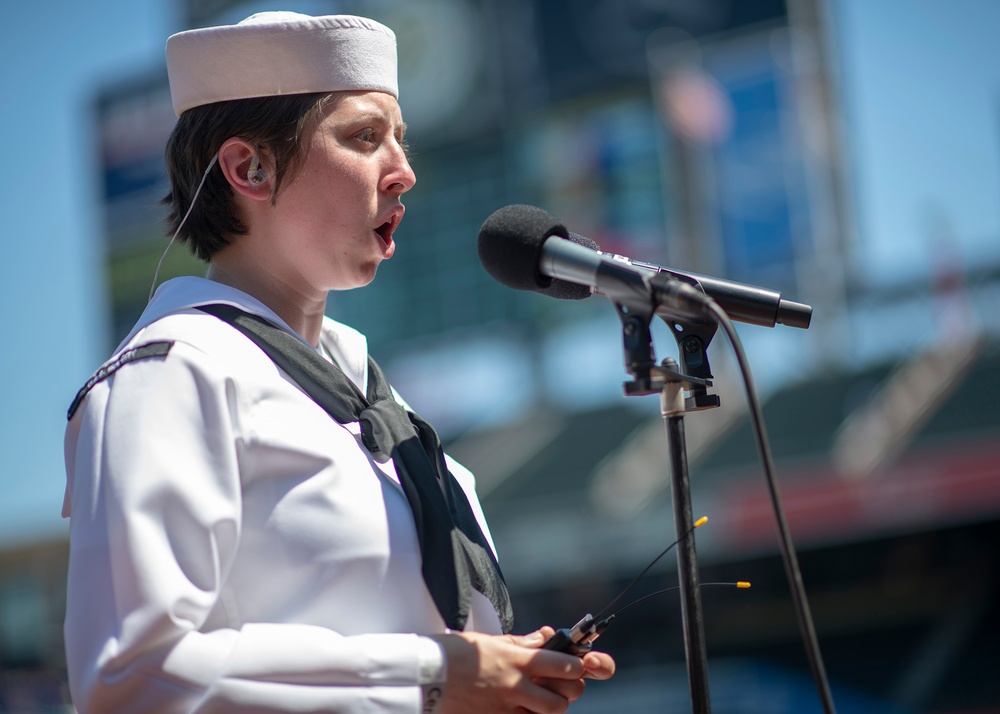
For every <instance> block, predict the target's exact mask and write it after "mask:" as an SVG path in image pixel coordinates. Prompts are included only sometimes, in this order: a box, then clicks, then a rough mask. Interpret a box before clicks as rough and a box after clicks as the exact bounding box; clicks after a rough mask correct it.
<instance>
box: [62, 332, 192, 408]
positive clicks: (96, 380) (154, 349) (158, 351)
mask: <svg viewBox="0 0 1000 714" xmlns="http://www.w3.org/2000/svg"><path fill="white" fill-rule="evenodd" d="M173 346H174V343H173V342H172V341H170V342H167V341H162V342H147V343H146V344H144V345H139V346H138V347H133V348H132V349H130V350H125V351H124V352H122V353H121V354H120V355H118V359H116V360H115V361H114V362H111V363H110V364H106V365H104V366H103V367H101V368H100V369H99V370H97V373H96V374H94V376H93V377H91V378H90V379H88V380H87V383H86V384H85V385H83V387H82V388H81V389H80V391H79V392H77V393H76V397H75V398H74V399H73V403H72V404H70V405H69V412H67V414H66V419H67V420H69V419H72V418H73V415H74V414H76V410H77V409H79V408H80V402H82V401H83V398H84V397H86V396H87V393H88V392H89V391H90V390H91V389H93V388H94V387H96V386H97V385H98V384H100V383H101V382H103V381H104V380H105V379H107V378H108V377H110V376H111V375H112V374H114V373H115V372H117V371H118V370H119V369H121V368H122V367H124V366H125V365H127V364H128V363H129V362H135V361H136V360H140V359H149V358H150V357H166V356H167V353H168V352H170V348H171V347H173Z"/></svg>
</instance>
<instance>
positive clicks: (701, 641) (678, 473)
mask: <svg viewBox="0 0 1000 714" xmlns="http://www.w3.org/2000/svg"><path fill="white" fill-rule="evenodd" d="M616 308H617V310H618V315H619V317H620V318H621V320H622V330H623V342H624V347H625V355H626V369H627V370H628V372H629V373H630V374H632V375H633V377H634V379H633V381H631V382H626V383H625V385H624V386H625V394H626V395H628V396H639V395H643V394H655V393H657V392H659V394H660V413H661V415H662V416H663V421H664V426H665V428H666V435H667V447H668V450H669V464H670V487H671V500H672V501H673V506H674V532H675V534H676V537H677V539H678V541H679V543H678V545H677V576H678V584H679V588H680V601H681V615H682V622H683V629H684V655H685V660H686V662H687V673H688V686H689V689H690V692H691V708H692V711H693V712H694V714H710V712H711V711H712V707H711V700H710V698H709V692H708V654H707V649H706V646H705V622H704V616H703V614H702V607H701V583H700V580H699V576H698V557H697V553H696V550H695V539H694V538H685V537H684V536H685V534H687V533H690V532H691V531H692V530H693V529H694V520H693V516H692V510H691V483H690V480H689V478H688V463H687V445H686V441H685V436H684V415H685V413H686V412H688V411H695V410H700V409H709V408H712V407H716V406H719V398H718V396H716V395H711V394H708V393H707V390H706V387H709V386H711V384H712V383H711V381H710V380H709V379H707V378H705V377H703V376H700V375H707V377H711V371H710V368H709V365H708V358H707V352H706V349H707V347H708V342H709V341H710V340H711V338H712V335H713V334H714V333H715V329H716V326H715V324H714V323H705V322H702V321H688V320H685V321H683V322H681V321H674V322H671V327H672V332H673V334H674V337H675V338H676V339H677V342H678V346H679V349H680V354H681V357H682V359H683V360H684V363H685V371H684V373H681V372H680V371H678V369H677V367H678V365H677V362H676V361H675V360H673V359H670V358H667V359H665V360H664V361H663V365H662V366H657V365H656V364H655V361H654V358H653V345H652V336H651V333H650V330H649V323H650V321H651V319H652V315H650V314H646V313H645V312H644V311H642V310H638V311H637V310H635V309H634V308H631V309H630V308H624V307H623V306H622V305H618V304H616ZM668 322H669V321H668ZM682 390H688V391H689V394H690V396H688V397H687V398H685V397H684V395H683V394H682Z"/></svg>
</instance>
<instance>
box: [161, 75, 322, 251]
mask: <svg viewBox="0 0 1000 714" xmlns="http://www.w3.org/2000/svg"><path fill="white" fill-rule="evenodd" d="M331 96H332V94H331V93H329V92H325V93H318V94H290V95H287V96H282V97H262V98H257V99H236V100H232V101H228V102H216V103H214V104H205V105H203V106H200V107H193V108H192V109H188V110H187V111H186V112H184V113H183V114H181V116H180V118H179V119H178V120H177V124H176V126H175V127H174V130H173V132H172V133H171V134H170V138H169V139H168V140H167V148H166V156H165V158H166V165H167V177H168V178H169V179H170V193H168V194H167V195H166V196H165V197H164V199H163V201H162V203H163V204H164V205H166V206H167V207H168V208H169V214H168V215H167V218H166V225H167V235H173V234H174V232H175V231H177V228H178V226H180V224H181V222H182V220H183V219H184V214H185V213H187V211H188V209H189V208H190V209H191V214H190V215H189V216H188V217H187V220H186V221H183V222H184V225H183V227H182V228H181V230H180V233H178V236H177V238H178V240H179V241H181V242H182V243H187V245H188V248H190V249H191V252H192V253H194V254H195V255H196V256H198V257H199V258H201V259H202V260H204V261H208V260H210V259H211V258H212V256H213V255H214V254H215V253H216V252H217V251H219V250H221V249H222V248H224V247H225V246H227V245H229V242H230V241H231V240H232V237H233V236H237V235H242V234H244V233H246V232H247V228H246V226H245V225H244V224H243V221H242V220H241V219H240V216H239V214H238V213H237V211H236V206H235V204H234V202H233V189H232V187H231V186H230V185H229V182H228V181H226V177H225V176H224V175H223V173H222V170H221V169H220V168H219V165H218V163H216V165H215V166H213V167H212V170H211V171H210V172H209V174H208V177H207V178H206V179H205V185H204V186H202V188H201V193H199V194H198V200H197V201H196V202H195V204H194V207H193V208H192V207H191V200H192V199H193V197H194V194H195V191H196V190H197V188H198V184H199V183H200V182H201V177H202V175H203V174H204V172H205V167H207V166H208V165H209V162H211V161H212V158H213V157H214V156H215V154H216V153H217V152H218V151H219V147H220V146H222V143H223V142H224V141H225V140H226V139H229V138H230V137H234V136H237V137H240V138H242V139H245V140H246V141H248V142H250V143H251V144H255V145H256V146H257V147H259V148H265V149H267V150H268V152H269V153H270V155H271V157H272V159H273V161H274V166H275V171H274V173H275V175H274V176H273V177H271V178H272V181H273V183H272V185H271V186H272V187H271V202H272V203H274V201H275V200H276V199H277V196H278V192H279V191H280V190H281V184H282V181H283V180H284V179H285V177H286V176H288V174H289V172H291V175H292V176H294V174H295V171H297V170H298V168H299V166H300V162H301V160H302V158H303V153H302V139H303V136H304V135H305V134H306V131H307V130H308V129H309V127H310V126H311V125H312V123H313V122H314V121H315V120H318V119H319V117H320V115H321V114H322V112H323V109H324V108H325V107H326V105H327V102H328V100H329V98H330V97H331Z"/></svg>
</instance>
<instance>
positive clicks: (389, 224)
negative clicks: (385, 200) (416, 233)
mask: <svg viewBox="0 0 1000 714" xmlns="http://www.w3.org/2000/svg"><path fill="white" fill-rule="evenodd" d="M393 225H394V221H386V222H385V223H383V224H382V225H380V226H379V227H378V228H376V229H375V232H376V233H378V234H379V236H380V237H381V238H382V240H383V241H384V242H385V244H386V245H391V244H392V229H393Z"/></svg>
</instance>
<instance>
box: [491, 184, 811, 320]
mask: <svg viewBox="0 0 1000 714" xmlns="http://www.w3.org/2000/svg"><path fill="white" fill-rule="evenodd" d="M478 247H479V260H480V262H481V263H482V264H483V267H484V268H485V269H486V271H487V272H488V273H489V274H490V275H492V276H493V277H494V278H495V279H496V280H497V281H499V282H500V283H502V284H504V285H506V286H507V287H510V288H514V289H515V290H532V291H535V292H540V293H543V294H549V295H552V296H553V297H559V295H557V294H555V291H553V290H552V284H553V283H557V284H560V283H572V284H576V285H579V286H586V287H587V288H589V289H590V290H591V291H593V292H596V293H599V294H602V295H605V296H606V297H608V298H611V299H612V300H614V301H615V302H618V303H621V304H624V305H627V306H631V307H645V306H649V304H650V302H651V300H652V299H653V298H654V297H655V298H656V299H657V304H658V305H659V304H666V305H671V306H673V308H674V309H680V310H682V311H683V312H685V313H690V312H695V313H697V314H701V313H702V312H703V309H702V308H701V306H700V305H699V304H698V302H697V301H696V300H692V299H690V298H688V297H687V296H685V288H684V286H689V287H688V288H687V289H688V290H690V289H691V288H695V289H698V290H700V291H701V292H702V293H704V294H706V295H708V296H709V297H711V298H713V299H714V300H715V301H716V302H717V303H718V304H719V306H720V307H721V308H722V309H723V310H724V311H725V312H726V313H727V314H728V315H729V317H730V318H731V319H733V320H737V321H739V322H746V323H750V324H753V325H762V326H764V327H774V326H775V325H777V324H783V325H788V326H789V327H799V328H802V329H805V328H808V327H809V322H810V320H811V318H812V308H811V307H810V306H809V305H805V304H803V303H798V302H793V301H791V300H785V299H784V298H782V297H781V294H780V293H778V292H776V291H774V290H768V289H766V288H761V287H757V286H754V285H746V284H744V283H737V282H733V281H731V280H723V279H721V278H713V277H710V276H706V275H699V274H697V273H688V272H683V271H679V270H673V269H670V268H664V267H661V266H658V265H653V264H651V263H643V262H640V261H633V260H631V259H630V258H626V257H623V256H619V255H609V254H606V253H601V252H600V250H599V247H597V244H596V243H594V242H593V241H591V240H590V239H588V238H585V237H583V236H579V235H577V234H575V233H570V232H569V231H568V230H567V229H566V227H565V226H563V225H562V224H561V223H560V222H559V221H558V219H556V218H555V217H554V216H552V215H551V214H550V213H548V212H547V211H544V210H542V209H541V208H537V207H535V206H526V205H516V204H515V205H511V206H505V207H504V208H501V209H499V210H498V211H495V212H494V213H493V215H491V216H490V217H489V218H487V219H486V221H485V222H484V223H483V227H482V229H481V230H480V231H479V246H478ZM660 273H665V274H668V275H669V276H671V277H672V278H674V280H673V281H670V282H671V283H673V285H672V286H667V287H664V285H663V281H658V282H657V284H655V285H650V283H649V282H648V278H650V277H652V276H654V275H657V274H660Z"/></svg>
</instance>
